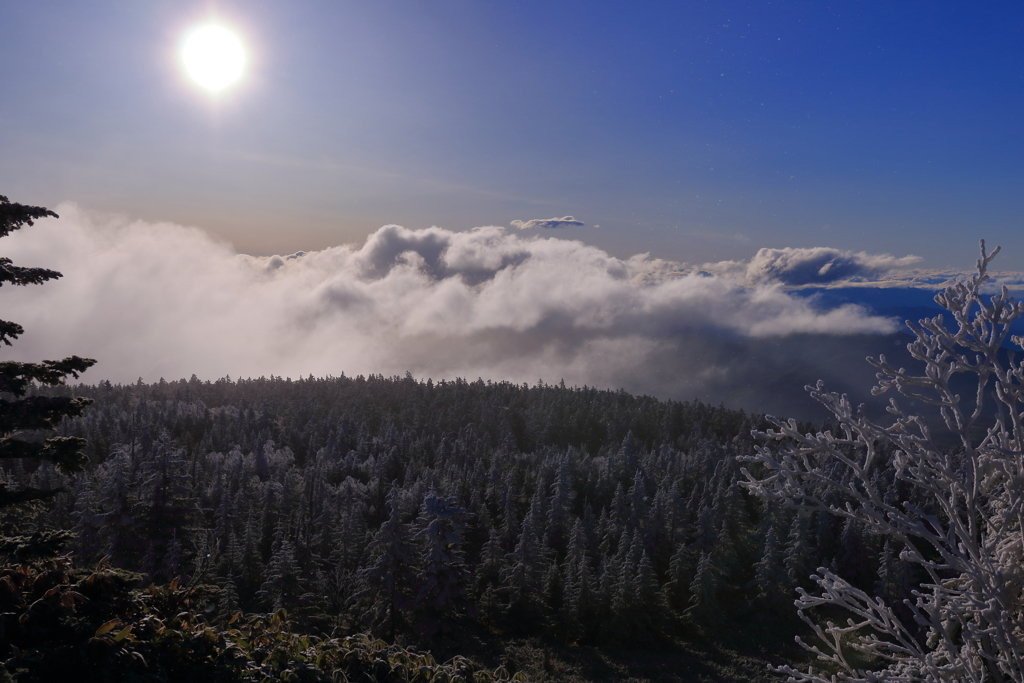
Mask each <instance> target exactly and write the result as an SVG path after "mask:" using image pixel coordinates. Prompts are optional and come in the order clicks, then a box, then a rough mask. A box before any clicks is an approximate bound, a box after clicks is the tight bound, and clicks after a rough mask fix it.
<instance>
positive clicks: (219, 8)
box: [0, 0, 1024, 268]
mask: <svg viewBox="0 0 1024 683" xmlns="http://www.w3.org/2000/svg"><path fill="white" fill-rule="evenodd" d="M3 17H4V20H3V22H0V64H2V65H3V67H4V68H3V69H2V70H0V92H2V93H3V97H0V149H2V150H3V161H2V163H0V193H2V194H6V195H8V196H10V197H11V199H12V200H15V201H23V202H30V203H37V204H46V205H56V204H57V203H58V202H61V201H68V200H69V201H74V202H77V203H78V204H79V205H80V206H82V207H84V208H87V209H92V210H98V211H106V212H118V213H122V214H125V215H128V216H131V217H137V218H141V219H145V220H150V221H155V220H166V221H173V222H176V223H180V224H185V225H194V226H199V227H202V228H204V229H205V230H207V231H209V232H211V233H213V234H215V235H217V236H220V237H223V238H225V239H227V240H230V241H231V242H232V243H233V244H234V245H235V247H236V248H237V249H239V250H241V251H245V252H248V253H255V254H270V253H290V252H293V251H296V250H300V249H301V250H310V249H322V248H325V247H329V246H332V245H337V244H342V243H359V242H361V241H362V240H363V239H365V237H366V236H367V235H369V234H370V233H372V232H373V231H374V230H376V229H378V228H379V227H380V226H382V225H384V224H388V223H398V224H401V225H404V226H406V227H408V228H412V229H417V228H426V227H429V226H431V225H438V226H441V227H443V228H446V229H450V230H457V231H458V230H466V229H469V228H471V227H474V226H478V225H504V226H508V225H509V224H510V222H511V221H512V220H529V219H535V218H551V217H556V216H564V215H573V216H575V217H576V218H577V219H579V220H581V221H583V222H584V223H586V226H585V227H571V228H567V229H564V230H561V231H559V233H558V234H559V235H560V236H564V237H569V238H573V239H580V240H583V241H584V242H586V243H588V244H593V245H596V246H599V247H601V248H603V249H606V250H608V251H609V252H610V253H612V254H615V255H617V256H620V257H625V256H628V255H630V254H633V253H638V252H650V253H651V254H652V256H657V257H663V258H668V259H675V260H679V261H687V262H691V263H694V262H697V263H699V262H703V261H713V260H722V259H733V258H736V259H743V258H750V257H751V256H752V255H753V254H754V253H755V252H756V251H757V250H758V249H759V248H761V247H814V246H829V247H836V248H840V249H852V250H864V251H869V252H873V253H878V252H887V253H892V254H895V255H897V256H902V255H906V254H911V253H912V254H916V255H919V256H922V257H923V258H924V262H923V264H922V265H924V266H929V267H944V266H954V267H963V268H970V266H971V264H972V263H973V260H974V258H975V255H976V244H977V240H978V238H980V237H986V238H987V239H988V240H989V242H990V243H993V244H1002V245H1003V247H1004V254H1006V256H1004V259H1006V261H1005V262H1004V263H1003V264H1001V265H1002V266H1003V267H1004V268H1012V267H1016V264H1017V263H1019V259H1020V257H1021V254H1024V230H1022V229H1021V228H1022V227H1024V225H1022V218H1021V216H1022V215H1024V211H1022V209H1024V199H1022V197H1024V192H1022V190H1024V174H1022V169H1021V165H1022V159H1024V139H1022V137H1024V136H1022V128H1021V125H1020V120H1021V113H1022V112H1024V106H1022V105H1024V97H1022V94H1024V50H1022V45H1024V40H1022V38H1024V36H1022V28H1024V5H1021V4H1020V3H1008V2H1007V3H1004V2H986V3H967V2H897V3H893V2H873V1H863V0H862V1H858V2H841V3H824V2H757V3H754V2H674V3H628V4H627V3H611V2H594V1H590V2H519V3H485V2H460V1H449V0H432V1H431V2H411V1H399V2H391V3H365V2H360V3H357V2H339V1H333V2H313V1H296V2H289V3H283V2H260V1H249V2H244V3H242V2H219V3H208V2H204V3H189V2H173V3H172V2H145V3H138V2H109V1H101V0H97V1H95V2H89V3H77V2H52V1H50V2H48V1H45V0H42V1H37V2H32V3H15V2H6V3H4V4H3ZM209 18H216V19H218V20H220V21H221V22H222V23H224V24H225V25H228V26H231V27H233V28H234V29H235V30H237V31H238V33H239V34H240V35H241V36H242V38H243V40H244V42H245V43H246V45H247V47H248V49H249V50H250V57H251V64H250V67H249V69H248V71H247V73H246V75H245V77H244V78H243V80H242V81H241V82H240V83H239V84H238V85H237V86H236V87H234V88H233V89H231V90H230V91H228V92H226V93H222V94H220V95H218V96H216V97H211V96H210V95H208V94H206V93H203V92H201V91H200V90H199V89H197V88H196V87H195V86H194V85H192V84H191V83H189V82H188V81H187V79H186V78H185V77H184V76H183V74H182V69H181V67H180V65H179V61H178V57H177V51H178V49H179V46H180V41H181V37H182V35H183V34H184V32H185V31H186V30H187V29H188V28H189V27H190V26H193V25H195V24H197V23H200V22H202V21H204V20H207V19H209ZM595 225H599V226H600V227H594V226H595ZM1009 259H1014V261H1010V260H1009Z"/></svg>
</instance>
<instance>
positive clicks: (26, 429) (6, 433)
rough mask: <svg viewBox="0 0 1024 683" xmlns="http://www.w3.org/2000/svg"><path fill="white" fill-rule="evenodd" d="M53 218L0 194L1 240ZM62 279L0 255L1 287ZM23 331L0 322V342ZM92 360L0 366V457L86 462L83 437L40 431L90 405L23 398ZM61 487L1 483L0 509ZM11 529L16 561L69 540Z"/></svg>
mask: <svg viewBox="0 0 1024 683" xmlns="http://www.w3.org/2000/svg"><path fill="white" fill-rule="evenodd" d="M46 216H51V217H53V218H57V214H55V213H54V212H53V211H50V210H48V209H46V208H43V207H41V206H25V205H23V204H16V203H12V202H11V201H9V200H8V199H7V197H4V196H3V195H0V237H6V236H7V235H10V234H11V233H12V232H14V231H15V230H20V229H21V228H22V227H24V226H26V225H32V224H33V221H35V220H36V219H39V218H44V217H46ZM59 277H61V274H60V273H58V272H57V271H54V270H47V269H46V268H24V267H21V266H15V265H13V264H12V263H11V259H9V258H5V257H0V286H3V284H5V283H6V284H11V285H37V284H42V283H43V282H46V281H48V280H54V279H56V278H59ZM23 332H24V329H23V328H22V327H21V325H19V324H17V323H14V322H10V321H7V320H0V341H2V342H3V343H4V344H6V345H8V346H10V345H11V341H12V340H15V339H17V338H18V337H19V336H21V334H22V333H23ZM95 363H96V361H94V360H92V359H89V358H80V357H78V356H71V357H70V358H65V359H63V360H59V361H53V360H44V361H41V362H39V363H20V362H17V361H3V362H0V459H14V458H39V459H41V460H45V461H49V462H51V463H53V464H54V465H55V466H56V468H57V469H58V470H59V471H60V472H61V473H63V474H70V473H73V472H79V471H81V470H82V469H83V467H84V465H85V463H86V456H85V454H84V453H83V452H82V448H84V446H85V439H82V438H80V437H69V436H54V437H50V438H48V439H44V438H42V437H41V436H39V432H40V431H45V430H52V429H54V428H55V427H56V426H57V425H58V424H60V422H61V420H63V419H64V418H65V417H76V416H78V415H81V414H82V410H83V409H84V408H85V406H87V405H88V404H89V403H91V402H92V401H91V400H89V399H85V398H75V397H70V396H26V394H27V393H28V391H29V389H30V387H32V385H33V383H39V384H46V385H50V386H53V385H58V384H63V383H64V380H65V378H66V377H68V376H69V375H70V376H71V377H74V378H75V379H78V376H79V373H82V372H84V371H85V370H87V369H88V368H89V367H91V366H92V365H93V364H95ZM60 491H61V489H59V488H58V489H40V488H35V487H24V488H20V489H10V488H8V487H7V485H5V484H3V483H0V509H2V508H6V507H10V506H13V505H17V504H19V503H27V502H31V501H37V500H45V499H48V498H52V497H53V496H55V495H56V494H57V493H59V492H60ZM12 531H14V530H13V529H8V528H4V529H3V533H4V534H5V537H4V538H2V539H0V552H4V553H7V554H13V555H15V556H16V557H17V558H19V559H26V558H27V557H29V556H32V555H38V554H45V553H47V552H49V551H51V550H54V549H56V548H57V547H59V545H60V543H62V542H64V541H66V540H67V539H68V538H69V536H70V535H69V534H68V533H67V532H54V533H36V534H33V535H32V537H30V538H26V537H24V536H6V534H10V533H11V532H12Z"/></svg>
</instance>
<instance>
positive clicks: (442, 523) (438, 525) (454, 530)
mask: <svg viewBox="0 0 1024 683" xmlns="http://www.w3.org/2000/svg"><path fill="white" fill-rule="evenodd" d="M468 519H469V513H468V512H466V511H465V510H464V509H463V508H461V507H459V505H458V502H457V501H456V500H455V498H453V497H450V498H444V497H441V496H438V495H437V493H436V492H435V491H430V492H429V493H427V494H426V496H424V498H423V505H422V506H421V507H420V514H419V518H418V520H417V522H418V525H419V531H418V532H417V533H416V538H417V539H418V540H419V541H420V543H421V544H422V551H421V553H420V563H419V569H420V572H419V581H418V583H419V587H418V590H417V593H416V600H415V603H414V609H415V610H416V611H417V612H418V613H419V620H418V623H419V631H420V632H421V633H422V634H423V635H424V636H426V637H427V638H431V637H433V636H434V635H435V633H437V631H438V630H446V629H447V627H448V626H449V623H450V621H451V620H452V619H453V618H454V617H456V616H458V615H459V614H464V613H465V612H466V611H467V610H471V607H472V606H471V603H470V602H469V600H468V598H467V588H468V583H469V572H468V571H467V570H466V565H465V557H464V555H463V552H462V543H463V540H462V533H463V530H464V528H465V526H466V522H467V520H468Z"/></svg>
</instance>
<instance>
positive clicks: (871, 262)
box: [747, 247, 921, 285]
mask: <svg viewBox="0 0 1024 683" xmlns="http://www.w3.org/2000/svg"><path fill="white" fill-rule="evenodd" d="M920 260H921V259H920V258H919V257H917V256H904V257H903V258H896V257H894V256H890V255H889V254H866V253H864V252H858V253H854V252H851V251H841V250H839V249H831V248H828V247H815V248H812V249H792V248H785V249H760V250H759V251H758V252H757V254H756V255H755V256H754V258H753V259H751V261H750V264H749V265H748V266H747V279H748V280H749V281H750V282H752V283H762V282H765V283H767V282H779V283H782V284H785V285H815V284H816V285H820V284H828V283H833V282H837V281H840V280H852V279H876V278H878V277H879V276H881V275H885V274H886V273H889V272H890V271H893V270H896V269H900V268H906V267H908V266H912V265H914V264H915V263H918V262H920Z"/></svg>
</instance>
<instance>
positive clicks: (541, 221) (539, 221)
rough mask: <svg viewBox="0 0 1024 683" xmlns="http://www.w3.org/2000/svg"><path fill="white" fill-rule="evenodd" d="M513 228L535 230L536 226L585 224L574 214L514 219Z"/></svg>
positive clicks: (550, 227) (561, 226)
mask: <svg viewBox="0 0 1024 683" xmlns="http://www.w3.org/2000/svg"><path fill="white" fill-rule="evenodd" d="M511 225H512V227H513V228H519V229H520V230H534V229H536V228H547V229H553V228H567V227H569V226H570V225H583V221H578V220H576V219H575V218H573V217H572V216H563V217H562V218H534V219H532V220H528V221H512V223H511Z"/></svg>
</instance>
